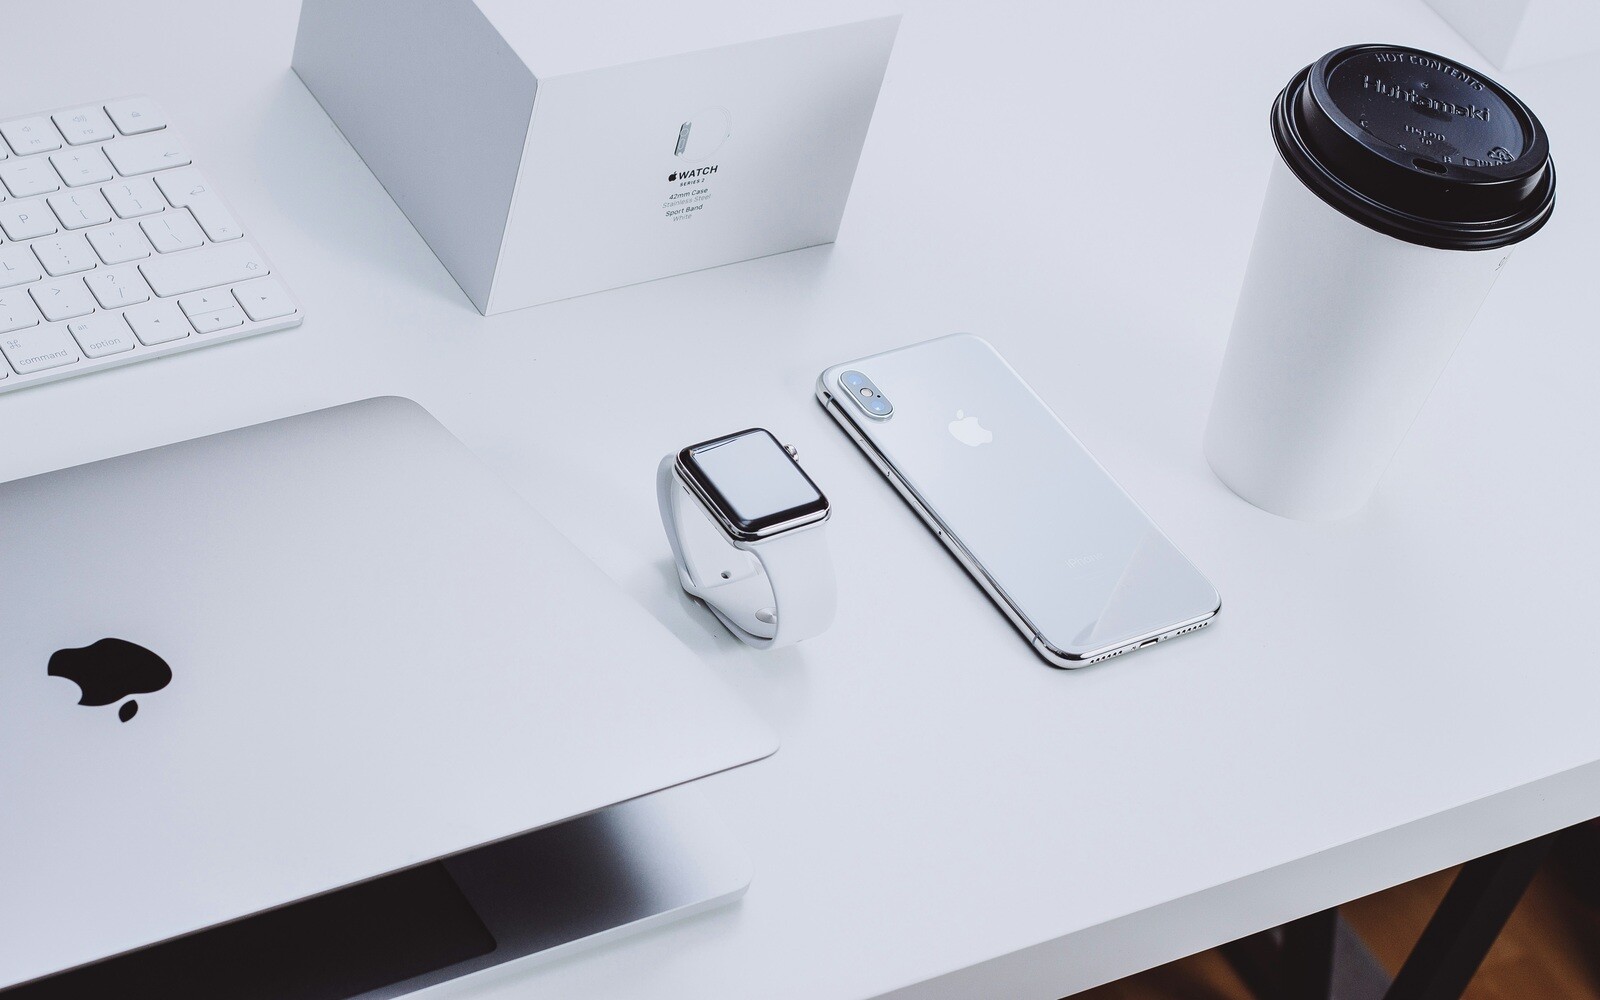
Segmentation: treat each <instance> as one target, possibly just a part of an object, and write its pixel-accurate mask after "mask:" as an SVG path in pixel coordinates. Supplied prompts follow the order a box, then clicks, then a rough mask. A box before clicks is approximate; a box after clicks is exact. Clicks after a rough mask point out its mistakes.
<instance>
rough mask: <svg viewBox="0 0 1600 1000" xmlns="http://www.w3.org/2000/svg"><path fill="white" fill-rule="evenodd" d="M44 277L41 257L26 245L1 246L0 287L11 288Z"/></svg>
mask: <svg viewBox="0 0 1600 1000" xmlns="http://www.w3.org/2000/svg"><path fill="white" fill-rule="evenodd" d="M42 277H44V272H43V271H41V270H39V258H37V257H35V256H34V255H33V251H32V250H29V249H28V248H27V247H25V246H14V245H13V246H3V247H0V288H10V287H11V286H12V285H20V284H22V283H24V282H28V281H38V280H39V279H40V278H42Z"/></svg>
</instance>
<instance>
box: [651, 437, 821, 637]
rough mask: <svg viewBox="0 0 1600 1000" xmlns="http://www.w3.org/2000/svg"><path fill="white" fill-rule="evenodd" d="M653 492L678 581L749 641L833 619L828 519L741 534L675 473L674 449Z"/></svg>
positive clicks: (811, 629) (814, 630) (808, 629)
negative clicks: (767, 534)
mask: <svg viewBox="0 0 1600 1000" xmlns="http://www.w3.org/2000/svg"><path fill="white" fill-rule="evenodd" d="M656 497H657V500H658V501H659V502H660V505H661V524H662V527H664V528H665V529H666V531H667V540H668V541H669V542H670V543H671V545H672V557H673V561H674V562H676V563H677V566H678V581H679V583H681V584H682V585H683V589H684V590H685V591H686V592H688V594H689V595H690V596H691V597H695V598H698V599H699V600H701V601H703V602H705V604H706V606H707V607H709V608H710V609H711V611H712V613H714V614H715V615H716V616H717V618H718V619H719V620H720V621H721V622H722V624H724V625H726V626H727V627H728V629H729V631H731V632H732V633H733V634H734V635H735V636H738V637H739V638H740V639H741V640H743V641H744V642H745V643H746V644H748V645H750V646H753V647H755V648H757V649H772V648H775V647H778V646H787V645H790V644H791V643H796V642H799V641H800V640H802V639H809V638H811V637H812V636H814V635H819V634H821V633H822V632H824V631H826V630H827V628H828V626H829V625H831V624H833V613H834V606H835V582H834V574H833V560H832V558H831V557H830V556H829V554H828V545H827V538H826V536H825V535H824V534H823V528H824V526H825V525H824V523H823V522H818V523H816V524H811V525H807V526H805V527H802V528H797V529H795V530H793V531H786V532H783V533H781V534H778V535H774V536H772V537H771V538H764V539H761V540H760V541H754V542H745V541H738V542H736V541H734V540H733V539H731V538H729V537H728V536H727V535H726V534H724V533H723V531H722V529H721V528H720V527H718V525H717V524H716V522H715V521H714V520H713V519H712V516H711V514H710V513H709V512H708V511H707V510H706V509H705V507H704V506H702V505H701V503H700V500H699V499H698V498H697V497H695V496H694V494H692V493H691V492H690V491H689V488H688V487H687V486H685V485H684V483H683V482H682V480H680V479H679V478H678V472H677V469H676V467H675V459H674V456H672V455H668V456H667V457H666V458H664V459H662V460H661V466H660V468H659V469H658V470H657V473H656Z"/></svg>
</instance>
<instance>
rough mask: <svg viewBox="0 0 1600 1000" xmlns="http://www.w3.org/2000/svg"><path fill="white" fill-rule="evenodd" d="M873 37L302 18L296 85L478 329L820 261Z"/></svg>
mask: <svg viewBox="0 0 1600 1000" xmlns="http://www.w3.org/2000/svg"><path fill="white" fill-rule="evenodd" d="M884 15H885V12H884V11H883V10H880V9H877V8H876V6H875V4H874V3H873V2H870V0H869V2H866V3H861V2H855V3H850V2H844V0H817V2H812V3H807V4H782V5H779V4H763V3H749V2H748V0H701V2H697V3H695V4H692V5H688V6H685V5H682V4H630V5H627V7H626V10H625V11H624V10H623V9H622V8H619V7H618V6H616V5H612V4H603V3H602V4H585V3H570V2H563V3H556V2H551V0H531V2H530V0H304V4H303V6H302V8H301V15H300V31H299V37H298V39H297V41H296V43H295V52H294V69H295V71H296V72H297V73H298V74H299V75H300V78H301V80H303V81H304V82H305V84H306V86H307V87H308V88H310V90H311V92H312V94H313V95H315V96H316V98H317V100H318V101H320V102H321V103H322V107H323V108H324V109H325V110H326V111H327V112H328V114H329V116H330V117H331V118H332V119H333V121H334V123H335V124H336V125H338V126H339V128H340V130H341V131H343V133H344V135H345V137H346V138H347V139H349V141H350V143H351V145H352V146H354V147H355V149H356V151H357V152H358V153H360V154H361V157H362V159H363V160H365V161H366V164H367V166H368V167H369V168H371V170H372V172H373V173H374V174H375V175H376V176H377V178H378V180H379V181H381V182H382V183H383V186H384V187H385V188H387V189H388V191H389V194H390V195H391V196H392V197H393V198H394V200H395V202H396V203H397V204H398V205H399V206H400V208H401V209H402V210H403V211H404V212H405V213H406V215H407V216H408V217H409V218H410V219H411V222H412V224H413V225H414V226H416V228H417V231H418V232H420V233H421V234H422V237H423V238H424V239H425V240H427V241H428V245H429V246H430V247H432V248H433V252H434V253H435V254H437V255H438V257H439V260H440V261H442V262H443V263H444V265H445V267H446V268H448V269H449V271H450V273H451V275H453V276H454V277H455V279H456V281H457V283H459V284H460V285H461V288H462V290H463V291H465V292H466V293H467V296H468V297H469V298H470V299H471V300H472V302H473V304H474V305H476V306H477V307H478V309H479V310H480V311H481V312H483V313H485V314H490V313H499V312H505V311H507V310H511V309H519V308H522V307H524V306H530V305H536V304H538V303H542V302H550V301H553V300H556V299H563V298H568V297H571V296H574V295H583V294H586V293H588V292H596V291H600V290H602V289H607V288H614V287H617V286H619V285H627V284H632V283H634V282H639V281H649V280H651V279H654V278H663V277H667V276H668V275H673V274H681V273H683V272H686V271H694V270H699V269H701V268H706V267H714V266H717V265H720V264H729V263H733V262H735V261H740V260H747V259H749V258H752V257H763V256H767V255H769V254H775V253H782V252H784V251H787V250H796V249H799V248H801V247H808V246H814V245H817V244H820V243H831V242H832V241H833V240H834V238H835V236H837V234H838V231H839V223H840V220H841V218H842V217H843V215H844V206H845V201H846V199H847V198H848V196H849V194H850V185H851V182H852V181H853V180H854V177H855V170H856V163H857V160H858V159H859V158H860V155H861V150H862V145H863V143H864V142H865V140H866V136H867V128H868V125H869V124H870V122H871V120H872V112H873V108H874V106H875V105H876V103H877V99H878V90H879V87H880V86H881V84H882V82H883V76H884V71H885V68H886V66H887V65H888V61H889V53H890V50H891V49H892V48H893V45H894V39H895V34H896V32H897V30H898V29H899V24H900V18H899V16H898V15H888V16H884ZM618 18H626V20H627V21H628V30H627V31H618V30H616V24H615V21H616V19H618ZM863 18H870V19H867V20H863Z"/></svg>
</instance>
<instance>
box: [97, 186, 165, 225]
mask: <svg viewBox="0 0 1600 1000" xmlns="http://www.w3.org/2000/svg"><path fill="white" fill-rule="evenodd" d="M100 193H101V194H103V195H105V196H106V200H107V201H109V202H110V203H111V207H112V208H113V209H115V210H116V213H117V215H119V216H121V217H122V218H124V219H133V218H137V217H139V216H141V215H153V214H155V213H156V212H160V211H164V210H165V209H166V207H167V204H166V202H164V201H162V200H161V194H160V192H158V191H157V190H156V186H155V184H154V183H152V182H151V180H150V178H148V177H135V178H133V179H132V180H126V181H118V182H117V183H115V184H107V185H106V186H105V187H103V188H101V189H100Z"/></svg>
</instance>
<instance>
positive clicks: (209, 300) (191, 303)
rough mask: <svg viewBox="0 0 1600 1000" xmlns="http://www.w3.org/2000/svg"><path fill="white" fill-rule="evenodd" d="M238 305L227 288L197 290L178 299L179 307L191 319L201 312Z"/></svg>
mask: <svg viewBox="0 0 1600 1000" xmlns="http://www.w3.org/2000/svg"><path fill="white" fill-rule="evenodd" d="M237 305H238V303H237V302H235V301H234V299H233V296H232V295H231V294H230V293H229V292H228V290H227V289H226V288H213V289H211V290H209V291H205V292H195V293H194V294H193V295H185V296H184V297H183V298H181V299H179V300H178V308H180V309H182V310H183V312H184V315H186V316H188V317H189V318H190V319H194V318H195V317H196V316H198V315H200V314H201V313H208V312H216V311H217V310H218V309H232V308H234V307H235V306H237Z"/></svg>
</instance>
